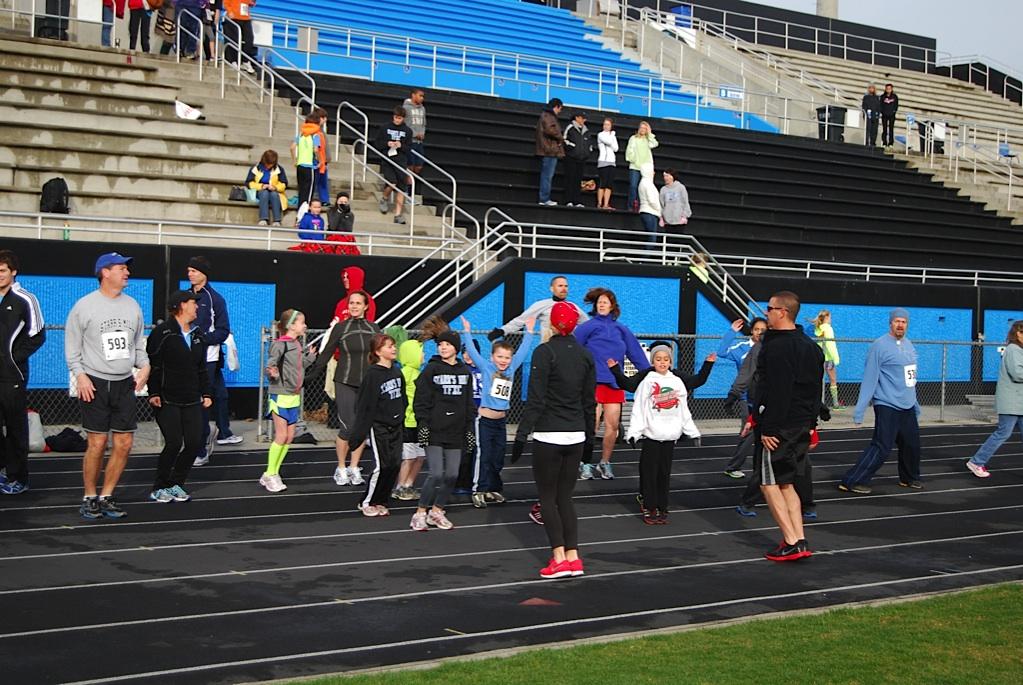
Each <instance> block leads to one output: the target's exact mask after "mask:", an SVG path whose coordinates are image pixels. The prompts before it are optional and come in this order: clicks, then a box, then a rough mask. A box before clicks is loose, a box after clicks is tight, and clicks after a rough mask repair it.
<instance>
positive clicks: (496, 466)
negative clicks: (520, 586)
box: [462, 316, 536, 509]
mask: <svg viewBox="0 0 1023 685" xmlns="http://www.w3.org/2000/svg"><path fill="white" fill-rule="evenodd" d="M535 322H536V320H535V319H529V320H527V321H526V332H525V334H524V335H523V337H522V342H521V343H519V349H518V351H517V352H515V354H514V356H513V355H512V346H511V345H509V344H508V343H507V342H504V341H498V342H495V343H494V347H493V350H492V351H491V353H490V359H489V360H486V359H484V358H483V355H482V354H480V352H479V350H477V349H476V345H474V344H473V342H474V341H473V338H472V328H471V326H470V325H469V322H468V321H467V320H466V318H465V317H464V316H463V317H462V345H464V346H465V351H466V352H468V353H469V356H470V357H471V358H472V362H473V365H475V367H476V368H477V369H478V370H479V372H480V374H481V379H480V381H481V382H480V386H479V387H480V405H479V409H478V414H477V416H476V460H475V461H476V464H475V466H476V467H475V469H474V476H475V478H474V479H473V493H472V505H473V506H474V507H476V508H477V509H480V508H483V507H485V506H487V503H488V502H490V503H495V504H496V503H500V502H504V495H503V494H501V493H502V491H503V490H504V483H502V482H501V469H502V468H504V449H505V444H506V443H507V442H508V432H507V429H508V407H509V403H510V400H511V396H512V384H513V383H514V381H515V371H516V370H518V368H519V367H520V366H522V362H524V361H525V360H526V357H527V356H528V355H529V351H530V349H531V348H532V346H533V324H534V323H535Z"/></svg>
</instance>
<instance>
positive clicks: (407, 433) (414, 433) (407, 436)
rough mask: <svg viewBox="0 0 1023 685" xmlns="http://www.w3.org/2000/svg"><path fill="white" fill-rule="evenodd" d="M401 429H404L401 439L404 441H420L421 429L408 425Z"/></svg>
mask: <svg viewBox="0 0 1023 685" xmlns="http://www.w3.org/2000/svg"><path fill="white" fill-rule="evenodd" d="M401 430H402V437H401V441H402V442H413V443H416V442H419V429H418V428H409V427H408V426H405V427H404V428H402V429H401Z"/></svg>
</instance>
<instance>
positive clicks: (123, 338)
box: [102, 331, 131, 362]
mask: <svg viewBox="0 0 1023 685" xmlns="http://www.w3.org/2000/svg"><path fill="white" fill-rule="evenodd" d="M129 335H130V333H129V332H128V331H110V332H109V333H104V334H103V336H102V343H103V357H104V358H105V359H106V360H107V361H108V362H112V361H116V360H118V359H131V348H130V346H129V344H128V336H129Z"/></svg>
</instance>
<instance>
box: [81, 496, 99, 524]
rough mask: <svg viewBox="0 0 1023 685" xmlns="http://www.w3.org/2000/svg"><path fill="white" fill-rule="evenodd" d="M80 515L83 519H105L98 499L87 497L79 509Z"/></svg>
mask: <svg viewBox="0 0 1023 685" xmlns="http://www.w3.org/2000/svg"><path fill="white" fill-rule="evenodd" d="M78 513H79V514H81V515H82V518H83V519H88V520H90V521H95V520H96V519H98V518H102V517H103V512H102V511H100V508H99V498H98V497H86V498H85V499H83V500H82V506H81V507H79V509H78Z"/></svg>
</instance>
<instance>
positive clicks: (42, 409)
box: [27, 325, 163, 447]
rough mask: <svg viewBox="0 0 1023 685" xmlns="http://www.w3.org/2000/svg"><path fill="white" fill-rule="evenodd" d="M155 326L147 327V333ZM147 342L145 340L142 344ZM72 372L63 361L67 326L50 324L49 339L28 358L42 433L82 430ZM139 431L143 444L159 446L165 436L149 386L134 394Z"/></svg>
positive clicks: (30, 394)
mask: <svg viewBox="0 0 1023 685" xmlns="http://www.w3.org/2000/svg"><path fill="white" fill-rule="evenodd" d="M152 329H153V327H152V326H147V327H146V332H147V333H148V332H149V331H151V330H152ZM143 344H144V343H143ZM71 387H72V383H71V373H70V372H69V371H68V368H67V362H66V361H65V360H64V326H60V325H47V326H46V342H45V343H44V344H43V346H42V347H41V348H40V349H39V350H38V351H37V352H36V353H35V354H33V355H32V357H31V358H30V359H29V384H28V393H27V394H28V408H29V410H31V411H34V412H36V413H38V414H39V419H40V420H41V422H42V424H43V436H44V437H49V436H51V435H56V434H57V433H60V432H61V431H62V430H64V429H65V428H71V429H73V430H76V431H79V432H84V431H82V410H81V407H80V406H79V403H78V397H77V396H72V394H71ZM135 408H136V415H137V416H138V424H139V425H138V430H137V431H136V433H135V443H136V444H137V445H139V446H144V447H160V446H162V445H163V438H162V436H161V435H160V429H159V427H158V426H157V425H156V419H155V417H154V415H153V408H152V406H150V404H149V395H148V392H147V389H146V388H143V389H142V391H141V392H137V393H135Z"/></svg>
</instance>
